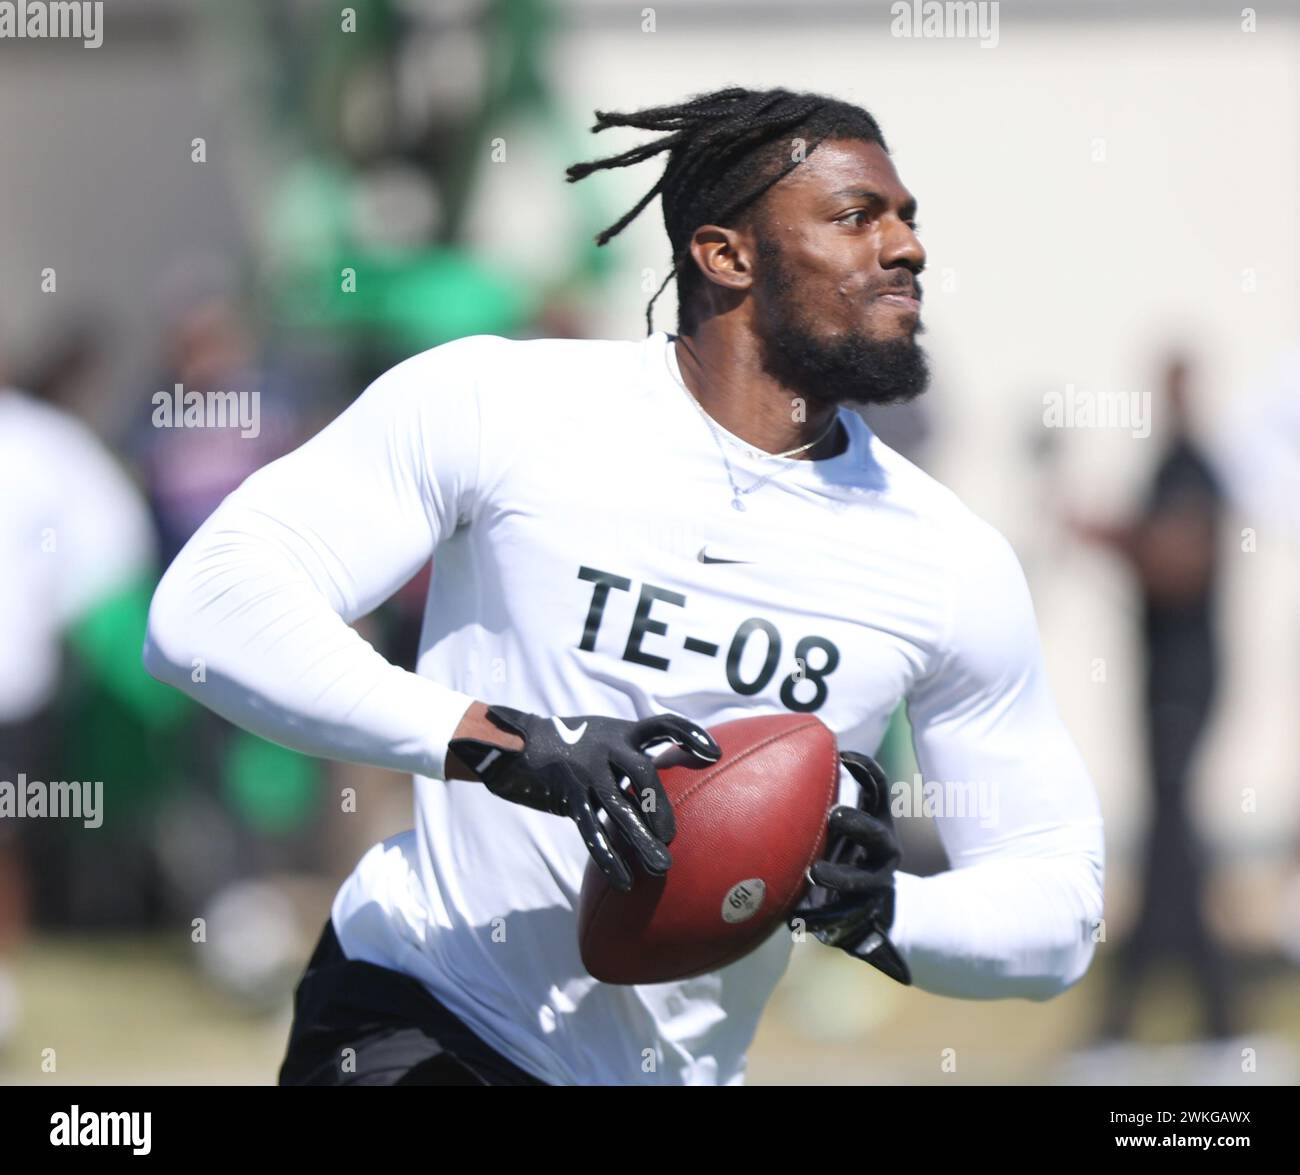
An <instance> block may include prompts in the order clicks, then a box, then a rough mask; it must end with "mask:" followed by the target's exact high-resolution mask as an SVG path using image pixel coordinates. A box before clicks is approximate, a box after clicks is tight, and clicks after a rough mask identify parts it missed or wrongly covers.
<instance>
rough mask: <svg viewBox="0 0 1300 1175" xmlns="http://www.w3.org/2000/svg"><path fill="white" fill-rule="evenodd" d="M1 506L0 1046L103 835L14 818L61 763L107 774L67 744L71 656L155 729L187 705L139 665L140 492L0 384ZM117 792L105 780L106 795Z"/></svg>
mask: <svg viewBox="0 0 1300 1175" xmlns="http://www.w3.org/2000/svg"><path fill="white" fill-rule="evenodd" d="M0 503H3V510H0V567H2V568H3V569H4V573H3V574H2V575H0V1048H2V1047H3V1046H4V1045H5V1044H6V1043H7V1042H8V1040H9V1039H10V1037H11V1036H12V1034H13V1033H14V1032H16V1030H17V1026H18V1021H19V1014H20V1013H19V1007H20V1005H19V994H18V986H17V982H16V980H15V979H14V978H13V976H12V972H11V963H10V959H11V958H12V957H13V956H14V955H15V954H16V953H17V951H18V949H19V948H20V947H21V945H22V942H23V940H24V939H25V937H26V933H27V924H28V919H29V916H30V914H31V913H32V911H33V910H35V912H36V913H37V915H38V916H44V917H47V918H48V917H51V916H54V917H56V918H66V917H68V916H69V914H70V913H74V912H75V911H74V910H73V909H72V907H71V905H70V899H69V896H68V895H69V894H71V893H72V892H75V886H74V884H73V883H74V882H75V881H76V880H84V878H85V877H86V876H89V875H90V874H89V873H88V872H86V873H83V872H82V869H81V867H82V866H84V865H86V864H87V861H88V860H90V861H93V860H94V854H93V851H92V850H93V847H94V846H93V843H92V842H94V841H95V840H97V839H99V837H100V836H101V835H102V834H101V833H98V832H95V833H90V834H86V833H85V830H84V827H83V826H81V825H77V824H75V823H74V822H72V821H57V820H55V821H50V820H29V819H22V818H20V815H19V814H20V811H21V810H22V808H24V807H25V805H23V804H20V803H19V802H18V799H17V796H18V790H19V789H20V788H22V787H23V786H24V780H26V781H28V783H30V782H32V781H39V782H41V783H46V782H48V781H49V780H51V779H53V778H55V774H54V773H55V772H56V771H57V770H58V767H59V766H60V764H62V765H64V766H67V765H76V766H84V767H86V768H87V770H89V769H90V768H91V767H92V766H93V767H94V768H96V769H102V761H101V760H100V759H97V758H95V759H90V758H89V757H88V756H86V754H85V747H84V745H80V746H78V747H77V748H76V750H75V751H74V750H73V749H72V748H71V746H69V747H68V748H67V749H63V750H61V749H60V747H59V743H60V741H62V740H61V739H60V738H59V736H60V735H61V734H63V732H62V731H61V729H60V726H61V724H60V722H59V721H58V714H57V709H56V701H57V699H58V696H59V690H60V686H61V684H62V683H64V682H65V680H66V678H65V674H64V670H65V664H64V662H65V656H64V654H65V651H67V650H70V651H71V652H72V653H73V654H74V655H75V658H76V660H77V662H78V664H79V666H80V669H81V672H82V675H83V676H84V677H85V678H86V679H87V680H88V681H89V682H93V684H94V687H95V694H96V696H98V697H99V698H100V699H111V700H112V701H113V702H114V703H115V704H117V706H118V707H119V710H120V711H122V712H125V713H128V714H131V715H132V716H133V717H136V718H138V719H139V720H140V721H141V722H142V723H145V722H148V723H150V725H151V727H152V728H153V729H154V730H158V729H160V728H161V727H162V726H164V725H165V724H166V723H167V722H168V721H169V719H170V718H172V717H173V716H174V714H175V711H176V710H177V709H178V708H181V709H183V708H185V707H186V706H187V705H188V703H187V702H186V701H185V699H184V698H182V697H180V696H179V695H177V694H175V693H173V692H172V691H171V690H165V689H162V688H161V687H160V686H159V685H158V684H157V683H156V682H153V681H151V680H150V679H149V678H148V677H147V676H146V675H145V674H144V673H142V672H141V670H140V665H139V662H138V661H137V660H136V654H135V649H136V648H138V647H139V643H140V633H141V631H142V630H143V628H144V617H145V608H146V606H147V604H148V600H149V588H150V585H152V583H153V579H154V576H155V575H156V563H155V561H154V543H153V534H152V532H151V530H150V527H149V515H148V511H147V510H146V509H145V505H144V502H143V500H142V499H141V497H140V494H139V492H138V491H137V490H136V488H135V486H134V485H133V484H132V482H131V480H130V478H128V477H127V475H126V474H125V473H124V472H123V470H122V469H121V468H120V466H119V465H118V463H117V461H116V460H115V459H114V458H113V456H112V454H111V453H109V452H108V450H107V449H105V447H104V445H103V444H102V443H101V442H100V440H99V438H98V437H96V436H95V435H94V433H92V432H91V430H90V429H89V428H87V427H86V426H85V425H84V424H83V423H82V422H81V421H80V420H78V419H77V418H76V417H75V416H73V415H71V414H70V413H69V412H67V411H65V410H64V409H63V408H60V407H57V406H55V405H54V404H52V403H47V402H45V401H44V400H42V399H39V398H38V397H36V396H33V395H30V394H28V393H26V392H22V391H19V390H17V389H16V388H12V387H8V386H6V385H5V384H4V382H3V380H2V379H0ZM159 695H162V696H161V699H160V698H159ZM155 707H156V710H155ZM155 714H156V717H154V715H155ZM66 741H67V742H68V743H69V744H70V743H71V742H72V740H71V738H67V739H66ZM75 778H78V779H80V778H82V776H80V775H77V776H76V777H75ZM122 782H123V781H121V780H116V779H112V778H111V777H110V778H109V779H108V789H109V793H110V794H112V793H113V792H115V791H116V790H117V789H118V788H120V787H121V785H122ZM128 782H129V781H128ZM100 815H101V818H102V816H103V813H102V812H101V814H100ZM51 862H55V863H56V864H55V867H54V868H51ZM65 890H66V891H67V892H66V893H65Z"/></svg>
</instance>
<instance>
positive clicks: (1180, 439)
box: [1071, 355, 1233, 1039]
mask: <svg viewBox="0 0 1300 1175" xmlns="http://www.w3.org/2000/svg"><path fill="white" fill-rule="evenodd" d="M1191 375H1192V369H1191V366H1190V363H1189V361H1188V359H1187V358H1185V357H1184V356H1182V355H1174V356H1172V357H1171V358H1170V359H1169V360H1168V361H1167V362H1166V364H1165V368H1164V372H1163V386H1162V389H1161V397H1160V401H1159V407H1160V408H1161V409H1163V412H1164V415H1165V418H1166V420H1167V422H1168V430H1169V435H1168V440H1167V441H1166V444H1165V449H1164V452H1163V453H1162V455H1161V457H1160V460H1159V463H1158V465H1157V467H1156V470H1155V474H1154V476H1153V478H1152V480H1151V484H1150V488H1149V489H1148V491H1147V493H1146V497H1145V500H1144V502H1143V504H1142V506H1141V508H1140V509H1139V510H1138V512H1137V514H1136V515H1135V516H1134V517H1133V518H1132V519H1130V520H1129V521H1128V522H1125V523H1122V524H1120V525H1114V526H1108V525H1102V524H1097V523H1089V522H1085V521H1082V520H1079V519H1072V520H1071V528H1072V530H1073V531H1074V533H1075V534H1076V535H1077V536H1078V537H1079V538H1081V539H1083V540H1084V541H1086V542H1089V543H1092V544H1095V545H1097V546H1100V547H1102V548H1103V549H1105V550H1108V551H1110V552H1112V553H1114V554H1115V555H1117V556H1118V557H1119V558H1121V559H1123V560H1124V561H1125V563H1126V564H1127V565H1128V566H1129V568H1130V569H1131V570H1132V572H1133V574H1134V576H1135V577H1136V578H1137V581H1138V586H1139V590H1140V592H1141V596H1142V613H1141V615H1142V621H1141V637H1142V645H1143V655H1144V659H1145V664H1146V684H1145V694H1144V718H1145V724H1146V739H1147V748H1148V756H1149V769H1150V770H1149V779H1150V783H1151V813H1150V823H1149V831H1148V836H1147V844H1146V851H1145V854H1144V857H1143V862H1142V868H1143V884H1142V899H1141V904H1140V909H1139V913H1138V916H1137V920H1136V923H1135V924H1134V926H1133V929H1132V931H1131V932H1130V934H1129V937H1128V939H1127V940H1126V941H1125V942H1124V943H1123V944H1122V946H1121V947H1120V949H1119V951H1118V956H1117V961H1116V967H1115V972H1114V976H1113V985H1112V988H1111V991H1110V995H1109V1002H1108V1005H1107V1012H1106V1015H1105V1019H1104V1023H1103V1025H1102V1027H1101V1035H1102V1038H1103V1039H1117V1038H1122V1037H1125V1036H1127V1035H1128V1033H1129V1031H1130V1028H1131V1025H1132V1021H1133V1015H1134V1011H1135V1008H1136V1004H1137V1000H1138V996H1139V994H1140V985H1141V983H1142V981H1143V980H1144V979H1146V978H1147V976H1148V974H1149V973H1150V972H1151V971H1152V970H1153V968H1154V967H1155V966H1156V964H1158V963H1161V962H1164V961H1174V962H1178V963H1182V964H1185V965H1186V966H1187V968H1188V971H1189V974H1190V978H1191V979H1192V981H1193V983H1194V984H1195V987H1196V990H1197V993H1198V996H1199V998H1200V1000H1201V1002H1202V1005H1203V1009H1204V1013H1205V1027H1206V1031H1207V1033H1208V1035H1209V1036H1210V1037H1212V1038H1223V1037H1227V1036H1231V1035H1232V1032H1233V1015H1232V1001H1231V998H1230V990H1229V976H1228V964H1227V960H1226V958H1225V956H1224V951H1223V949H1222V948H1221V946H1220V945H1219V944H1218V943H1217V942H1216V940H1215V937H1214V935H1213V933H1212V932H1211V929H1210V927H1209V925H1208V924H1207V922H1206V917H1205V910H1204V899H1205V889H1206V878H1207V876H1208V874H1209V873H1210V868H1211V867H1210V865H1209V863H1208V862H1209V854H1208V852H1207V851H1206V848H1205V846H1204V844H1203V843H1202V842H1201V838H1200V837H1199V836H1198V835H1197V832H1196V828H1195V825H1194V822H1193V819H1192V813H1191V811H1190V810H1189V793H1190V789H1191V784H1192V774H1191V769H1192V766H1193V764H1194V762H1195V757H1196V752H1197V750H1198V749H1199V747H1200V745H1201V741H1202V736H1203V735H1204V733H1205V729H1206V726H1207V724H1208V722H1209V720H1210V717H1211V714H1212V711H1213V707H1214V702H1215V698H1216V695H1217V693H1218V685H1219V667H1220V655H1219V641H1218V631H1217V622H1216V617H1215V606H1216V588H1217V583H1218V579H1219V567H1218V562H1219V554H1218V541H1219V527H1220V520H1221V515H1222V510H1223V498H1222V491H1221V489H1220V483H1219V478H1218V477H1217V476H1216V475H1215V473H1214V470H1213V469H1212V467H1211V464H1210V460H1209V458H1208V456H1207V454H1206V452H1205V451H1204V450H1203V449H1202V447H1201V445H1200V444H1199V442H1198V441H1197V440H1196V439H1195V438H1194V436H1193V434H1192V428H1191V420H1190V409H1189V401H1188V385H1189V383H1190V381H1191Z"/></svg>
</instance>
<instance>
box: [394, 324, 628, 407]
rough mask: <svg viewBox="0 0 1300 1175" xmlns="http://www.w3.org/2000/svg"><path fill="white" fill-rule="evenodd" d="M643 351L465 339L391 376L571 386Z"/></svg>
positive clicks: (488, 387)
mask: <svg viewBox="0 0 1300 1175" xmlns="http://www.w3.org/2000/svg"><path fill="white" fill-rule="evenodd" d="M644 351H645V347H644V345H643V344H642V343H640V342H637V341H633V340H627V339H508V338H504V337H503V336H501V335H467V336H465V337H464V338H460V339H454V340H452V341H451V342H448V343H443V344H441V345H440V346H437V347H431V348H430V349H429V350H427V351H421V352H420V353H419V354H418V355H413V356H411V358H409V359H407V360H405V361H404V362H402V363H399V364H398V365H397V366H396V367H395V368H393V369H392V372H394V373H396V372H401V373H402V374H403V376H405V377H407V378H409V379H411V380H414V381H420V380H427V379H435V378H436V379H446V378H447V377H449V376H451V377H461V378H463V379H465V380H466V381H469V382H472V383H473V384H474V385H475V386H476V387H478V388H479V389H480V390H481V391H483V392H487V393H491V392H495V391H498V390H504V391H507V392H508V391H510V390H512V389H517V388H519V387H520V386H521V385H522V386H533V387H535V386H537V385H539V384H553V383H558V384H563V385H566V386H569V385H574V384H577V383H580V382H582V381H583V379H584V377H588V376H597V377H599V376H607V375H610V374H611V373H615V372H618V371H620V370H627V369H629V368H631V367H633V366H635V365H637V364H639V363H641V362H642V361H643V353H644Z"/></svg>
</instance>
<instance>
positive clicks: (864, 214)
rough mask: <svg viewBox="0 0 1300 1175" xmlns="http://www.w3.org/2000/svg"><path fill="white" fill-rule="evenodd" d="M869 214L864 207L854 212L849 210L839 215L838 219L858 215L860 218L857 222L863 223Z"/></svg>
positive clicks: (847, 218)
mask: <svg viewBox="0 0 1300 1175" xmlns="http://www.w3.org/2000/svg"><path fill="white" fill-rule="evenodd" d="M870 215H871V214H870V213H869V212H867V210H866V209H865V208H859V209H858V210H857V211H856V212H849V213H846V214H845V215H844V216H841V217H840V220H841V221H845V220H851V219H852V218H853V217H855V216H860V217H861V218H862V220H861V221H860V222H859V223H861V224H865V223H866V222H867V220H868V219H869V218H870Z"/></svg>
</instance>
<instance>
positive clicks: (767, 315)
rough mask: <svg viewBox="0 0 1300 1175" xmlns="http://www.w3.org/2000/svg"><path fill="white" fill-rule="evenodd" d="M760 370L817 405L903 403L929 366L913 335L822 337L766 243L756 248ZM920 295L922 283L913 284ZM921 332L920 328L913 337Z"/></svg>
mask: <svg viewBox="0 0 1300 1175" xmlns="http://www.w3.org/2000/svg"><path fill="white" fill-rule="evenodd" d="M758 252H759V256H760V257H761V258H762V265H761V266H760V269H759V280H758V284H759V289H760V292H761V294H762V302H763V306H764V314H763V316H762V320H761V322H760V326H759V331H760V333H759V341H760V345H761V348H762V351H761V360H762V364H763V370H764V371H766V372H767V374H769V375H770V376H772V377H773V378H774V379H777V380H779V381H780V382H781V383H782V384H784V385H785V386H786V387H788V388H790V389H792V390H793V391H796V392H798V393H799V394H800V395H802V396H803V397H804V398H805V399H807V400H810V401H812V402H814V403H821V404H905V403H907V402H908V401H909V400H914V399H916V397H917V396H919V395H920V394H921V393H922V392H923V391H925V389H926V388H927V387H928V386H929V382H930V364H929V358H928V356H927V355H926V353H925V350H924V349H923V348H922V347H921V346H920V345H919V344H918V343H917V342H916V338H915V336H914V335H910V336H909V335H904V336H899V337H897V338H891V339H875V338H872V337H871V335H869V334H867V333H865V332H864V331H862V330H854V331H852V332H850V333H848V334H843V335H839V336H837V337H836V338H833V339H823V338H820V337H819V336H818V335H817V333H816V331H815V330H814V329H813V324H812V323H811V322H810V321H809V320H808V318H807V317H806V316H805V315H804V314H803V313H802V312H801V310H800V308H799V306H798V304H797V303H796V301H795V298H794V297H793V293H794V289H795V282H794V278H793V276H792V275H791V274H790V272H789V271H788V270H787V269H786V268H785V264H784V262H783V260H782V258H781V254H780V251H779V250H778V249H777V247H776V246H775V245H774V244H772V243H771V242H770V241H763V242H762V243H761V244H760V246H759V250H758ZM914 284H915V287H916V291H917V293H918V295H919V293H920V289H921V283H920V282H919V281H916V282H915V283H914ZM922 329H924V328H922V327H921V326H920V325H919V324H918V326H917V329H916V333H917V334H919V333H920V332H921V330H922Z"/></svg>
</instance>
